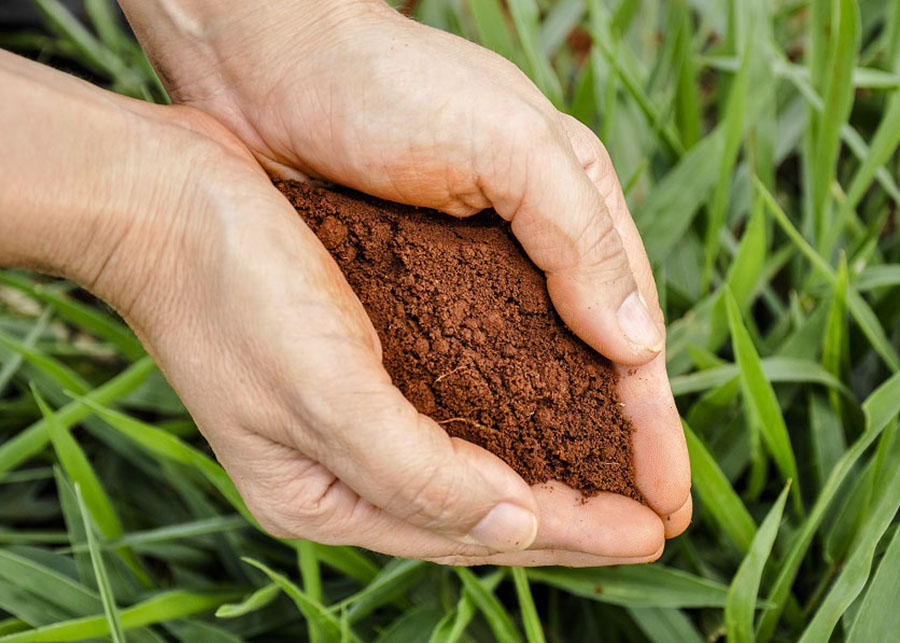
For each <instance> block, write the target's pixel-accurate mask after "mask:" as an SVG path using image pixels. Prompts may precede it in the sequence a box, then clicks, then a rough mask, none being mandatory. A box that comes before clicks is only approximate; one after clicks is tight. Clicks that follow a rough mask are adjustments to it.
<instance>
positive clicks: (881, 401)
mask: <svg viewBox="0 0 900 643" xmlns="http://www.w3.org/2000/svg"><path fill="white" fill-rule="evenodd" d="M863 413H864V415H865V417H866V428H865V431H864V432H863V434H862V435H861V436H860V437H859V439H857V440H856V442H854V443H853V445H852V446H851V447H850V449H848V450H847V451H846V452H845V453H844V455H843V456H841V459H840V460H839V461H838V463H837V464H836V465H835V466H834V468H833V469H832V470H831V473H830V474H829V476H828V481H827V482H826V483H825V486H824V487H823V488H822V491H821V493H819V496H818V497H817V498H816V501H815V503H814V504H813V507H812V509H811V510H810V512H809V516H808V517H807V518H806V520H804V521H803V524H802V525H801V526H800V528H799V529H798V530H797V532H796V533H795V535H794V537H793V540H792V541H791V544H790V547H789V548H788V552H787V555H786V556H785V557H784V559H783V560H782V561H781V566H780V567H779V571H778V575H777V577H776V579H775V582H774V583H773V585H772V589H771V591H770V592H769V600H770V601H771V602H772V607H771V608H770V609H768V610H766V611H765V612H764V613H763V615H762V618H761V619H760V622H759V625H758V626H757V639H758V640H760V641H762V642H763V643H765V642H766V641H769V640H770V639H771V638H772V635H773V634H774V632H775V626H776V625H777V624H778V621H779V619H780V618H781V614H782V611H783V610H784V607H785V604H786V603H787V599H788V595H789V594H790V591H791V587H792V585H793V584H794V580H795V579H796V577H797V572H798V571H799V570H800V565H801V564H802V562H803V559H804V556H805V555H806V552H807V550H808V549H809V545H810V543H811V542H812V539H813V537H814V536H815V534H816V532H817V531H818V529H819V525H820V524H821V522H822V520H823V519H824V518H825V514H826V511H827V510H828V508H829V506H830V505H831V503H832V501H833V500H834V498H835V497H836V496H837V492H838V490H839V489H840V488H841V486H842V484H843V482H844V480H845V479H846V478H847V476H848V475H849V474H850V472H851V471H852V470H853V467H854V465H855V464H856V462H857V460H859V458H860V457H861V456H862V454H863V453H864V452H865V451H866V449H868V448H869V447H870V446H871V445H872V443H873V442H874V441H875V440H876V439H877V438H878V436H879V435H881V433H882V431H884V429H885V427H886V426H887V425H888V423H889V422H890V421H891V420H893V419H894V418H895V417H897V414H898V413H900V373H898V374H895V375H894V376H893V377H891V378H890V379H889V380H888V381H887V382H885V383H884V384H882V385H881V386H879V387H878V388H877V389H876V390H875V392H874V393H872V394H871V395H870V396H869V397H868V399H866V401H865V402H863Z"/></svg>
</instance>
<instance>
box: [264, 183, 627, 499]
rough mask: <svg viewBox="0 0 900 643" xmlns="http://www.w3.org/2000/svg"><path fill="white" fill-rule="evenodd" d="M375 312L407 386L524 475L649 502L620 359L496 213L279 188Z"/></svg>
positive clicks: (420, 402) (387, 362)
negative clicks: (557, 292) (571, 320)
mask: <svg viewBox="0 0 900 643" xmlns="http://www.w3.org/2000/svg"><path fill="white" fill-rule="evenodd" d="M276 185H277V186H278V187H279V189H280V190H281V191H282V192H283V193H284V194H285V195H286V196H287V197H288V199H290V201H291V203H292V204H293V205H294V207H295V208H296V209H297V212H298V213H299V214H300V216H301V217H302V218H303V220H304V221H305V222H306V223H307V224H308V225H309V226H310V227H311V228H312V229H313V231H315V233H316V234H317V236H318V237H319V239H320V240H321V241H322V243H323V244H324V245H325V247H326V248H328V250H329V251H330V252H331V254H332V256H333V257H334V258H335V260H336V261H337V263H338V265H339V266H340V267H341V270H343V272H344V275H346V277H347V281H348V282H349V283H350V286H351V287H352V288H353V290H354V291H355V292H356V294H357V296H358V297H359V299H360V301H361V302H362V304H363V306H364V307H365V309H366V311H367V312H368V314H369V317H371V319H372V323H373V325H374V326H375V330H376V331H377V332H378V336H379V338H380V339H381V343H382V347H383V350H384V366H385V368H386V369H387V371H388V373H390V375H391V378H392V379H393V381H394V383H395V384H396V385H397V386H398V387H399V388H400V390H401V391H402V392H403V394H404V395H405V396H406V397H407V398H408V399H409V400H410V401H411V402H412V403H413V404H414V405H415V406H416V408H417V409H418V410H419V411H420V412H422V413H425V414H426V415H429V416H431V417H432V418H434V419H435V420H436V421H437V422H438V423H439V424H441V425H442V426H443V427H444V428H445V429H446V430H447V432H448V433H449V434H450V435H452V436H457V437H460V438H464V439H466V440H469V441H471V442H474V443H475V444H478V445H481V446H482V447H484V448H486V449H488V450H489V451H491V452H493V453H495V454H496V455H498V456H499V457H500V458H502V459H503V460H505V461H506V462H507V463H509V465H510V466H511V467H512V468H513V469H515V470H516V471H517V472H518V473H519V474H520V475H521V476H522V477H523V478H524V479H525V480H526V481H527V482H529V483H531V484H534V483H539V482H546V481H548V480H560V481H562V482H564V483H566V484H568V485H569V486H571V487H574V488H575V489H578V490H580V491H581V492H582V493H583V494H584V495H585V496H586V497H588V496H592V495H596V494H597V493H599V492H601V491H611V492H614V493H619V494H623V495H626V496H630V497H632V498H635V499H637V500H641V496H640V494H639V492H638V491H637V489H636V487H635V485H634V482H633V462H632V450H631V432H632V427H631V424H630V422H629V421H628V420H627V419H626V418H625V416H624V415H623V414H622V408H621V405H620V403H619V399H618V396H617V393H616V381H617V376H616V374H615V372H614V371H613V369H612V367H611V365H610V363H609V362H608V361H607V360H606V359H605V358H603V357H601V356H600V355H599V354H597V353H596V352H594V351H593V350H591V349H590V348H589V347H588V346H587V345H586V344H584V343H583V342H582V341H581V340H580V339H578V338H577V337H576V336H575V335H574V334H573V333H572V332H571V331H569V329H568V328H566V326H565V324H564V323H563V321H562V320H561V319H560V317H559V316H558V315H557V314H556V312H555V311H554V309H553V306H552V304H551V302H550V297H549V295H548V294H547V288H546V285H545V280H544V275H543V273H542V272H541V271H540V270H539V269H538V268H537V267H536V266H535V265H534V264H533V263H531V261H530V260H529V259H528V257H527V256H526V255H525V253H524V252H523V251H522V249H521V247H520V246H519V244H518V243H517V242H516V240H515V238H514V237H513V236H512V233H511V232H510V229H509V225H508V224H507V223H505V222H504V221H503V220H502V219H501V218H500V217H499V216H497V215H496V213H494V212H491V211H486V212H483V213H481V214H478V215H476V216H474V217H470V218H467V219H454V218H453V217H450V216H448V215H445V214H441V213H439V212H435V211H433V210H427V209H421V208H412V207H407V206H403V205H398V204H395V203H390V202H387V201H381V200H379V199H375V198H372V197H368V196H364V195H360V194H358V193H355V192H351V191H349V190H347V191H344V190H341V191H332V190H326V189H324V188H320V187H315V186H308V185H304V184H301V183H295V182H279V183H277V184H276Z"/></svg>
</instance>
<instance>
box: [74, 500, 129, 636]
mask: <svg viewBox="0 0 900 643" xmlns="http://www.w3.org/2000/svg"><path fill="white" fill-rule="evenodd" d="M75 497H76V498H77V499H78V506H79V507H80V508H81V516H82V519H83V520H84V529H85V532H86V533H87V543H88V549H89V550H90V552H91V562H92V563H93V565H94V575H95V576H96V577H97V587H98V588H99V589H100V600H101V601H102V602H103V613H104V615H105V616H106V622H107V624H108V625H109V634H110V636H111V637H112V640H113V643H123V642H124V641H125V633H124V632H123V631H122V623H121V622H120V620H119V609H118V607H116V598H115V596H113V592H112V587H111V586H110V584H109V576H108V575H107V574H106V565H105V564H104V562H103V554H102V552H101V551H100V548H99V547H98V546H97V537H96V536H95V535H94V526H93V524H92V521H91V518H90V513H88V509H87V505H86V504H85V502H84V496H83V495H82V493H81V487H80V486H79V485H78V483H77V482H76V483H75Z"/></svg>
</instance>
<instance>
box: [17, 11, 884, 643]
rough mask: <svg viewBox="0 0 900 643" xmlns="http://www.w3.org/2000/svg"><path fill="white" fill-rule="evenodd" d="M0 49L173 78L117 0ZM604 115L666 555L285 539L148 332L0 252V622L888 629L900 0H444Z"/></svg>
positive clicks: (480, 632)
mask: <svg viewBox="0 0 900 643" xmlns="http://www.w3.org/2000/svg"><path fill="white" fill-rule="evenodd" d="M35 3H36V5H37V6H38V7H39V9H40V11H41V13H42V15H43V16H44V18H45V28H44V29H42V30H37V31H33V32H19V33H8V32H4V33H0V44H2V45H3V46H5V47H9V48H11V49H14V50H17V51H20V52H23V53H26V54H29V55H32V56H33V57H36V58H38V59H39V60H46V61H51V62H54V63H57V64H63V65H68V66H71V67H73V68H75V69H78V70H79V71H80V72H81V73H83V74H87V75H89V76H90V78H91V79H92V80H94V81H95V82H97V83H98V84H101V85H104V86H107V87H110V88H112V89H114V90H115V91H119V92H122V93H125V94H129V95H132V96H136V97H140V98H144V99H147V100H154V101H157V102H164V101H165V100H166V98H165V93H164V91H163V90H162V88H161V85H160V84H159V81H158V80H157V79H156V77H155V76H154V75H153V74H152V71H151V70H150V67H149V65H148V64H147V62H146V59H145V58H144V57H143V54H142V53H141V52H140V50H139V48H138V47H137V45H136V44H135V43H134V41H133V40H131V39H130V37H128V36H127V35H126V34H125V33H124V32H123V31H122V30H121V28H120V27H119V25H118V23H117V22H116V19H115V14H114V13H112V12H111V11H110V5H109V4H108V2H107V0H85V2H84V8H85V10H86V11H85V15H86V21H85V22H81V21H79V20H78V19H76V18H75V17H74V16H73V15H72V14H70V13H68V12H67V11H66V10H65V9H64V8H63V7H62V6H61V5H60V4H59V3H58V2H57V1H56V0H35ZM413 5H414V9H413V13H414V15H415V16H416V17H417V18H418V19H420V20H422V21H425V22H427V23H430V24H432V25H435V26H437V27H439V28H443V29H447V30H450V31H453V32H456V33H459V34H461V35H463V36H465V37H467V38H470V39H472V40H475V41H477V42H481V43H483V44H484V45H486V46H488V47H491V48H493V49H495V50H496V51H498V52H499V53H501V54H503V55H505V56H507V57H509V58H510V59H512V60H513V61H515V62H516V63H517V64H519V65H520V66H521V67H522V68H523V69H524V70H525V71H526V73H528V74H529V75H530V76H531V77H532V78H533V79H534V80H535V82H536V83H537V84H538V86H539V87H541V89H542V90H543V91H544V92H545V93H546V94H547V95H548V96H549V97H550V99H551V100H552V101H553V102H554V103H555V104H556V105H557V106H558V107H559V108H560V109H563V110H565V111H568V112H570V113H572V114H575V115H577V116H578V117H579V118H581V119H582V120H583V121H585V122H587V123H588V124H589V125H590V126H592V127H593V128H594V129H595V130H596V131H597V132H598V133H600V134H601V135H602V136H603V138H604V142H605V144H606V145H607V147H608V148H609V150H610V153H611V155H612V157H613V159H614V161H615V163H616V167H617V169H618V172H619V175H620V177H622V180H623V184H625V185H626V188H627V195H628V199H629V202H630V204H631V208H632V212H633V214H634V217H635V220H636V222H637V224H638V226H639V227H640V229H641V231H642V234H643V236H644V240H645V243H646V246H647V249H648V253H649V255H650V258H651V261H652V263H653V266H654V269H655V271H656V277H657V282H658V284H659V287H660V294H661V297H662V299H663V301H664V305H665V309H666V313H667V318H668V320H669V348H668V364H669V372H670V375H671V377H672V384H673V388H674V390H675V392H676V396H677V402H678V406H679V410H680V411H681V414H682V417H683V418H684V422H685V430H686V434H687V436H688V445H689V449H690V453H691V463H692V465H693V471H694V497H695V519H694V522H693V524H692V526H691V527H690V528H689V529H688V531H687V533H686V534H685V535H684V536H682V537H680V538H679V539H677V540H675V541H673V542H672V543H671V544H670V545H669V547H668V548H667V550H666V553H665V554H664V555H663V558H662V560H661V561H660V562H659V563H657V564H654V565H652V566H644V567H623V568H603V569H585V570H568V569H553V568H550V569H534V570H491V569H475V570H454V569H448V568H441V567H437V566H434V565H430V564H426V563H421V562H418V561H404V560H391V559H389V558H387V557H384V556H378V555H373V554H370V553H368V552H363V551H358V550H354V549H350V548H343V547H326V546H322V545H317V544H315V543H306V542H297V541H279V540H277V539H273V538H270V537H268V536H266V535H265V534H263V533H262V532H261V531H260V530H259V529H258V528H257V527H256V524H255V523H254V521H253V519H252V517H251V516H250V515H249V514H248V512H247V510H246V507H244V505H243V503H242V502H241V500H240V497H239V496H238V494H237V493H236V490H235V488H234V485H233V484H232V483H231V481H230V480H229V479H228V477H227V476H226V475H225V474H224V472H223V470H222V469H221V467H219V465H218V464H217V463H216V462H215V460H214V459H213V458H212V457H211V456H210V453H209V450H208V449H207V447H206V446H205V444H204V442H203V440H202V439H201V438H200V437H199V436H198V434H197V432H196V430H195V428H194V427H193V425H192V423H191V422H190V419H189V417H188V416H187V414H186V413H185V411H184V409H183V407H182V406H181V404H180V403H179V401H178V399H177V397H175V396H174V394H173V393H172V391H171V390H170V389H169V387H168V386H167V384H166V383H165V381H164V379H163V378H162V377H161V376H160V374H159V373H158V372H157V371H156V370H155V367H154V366H153V364H152V362H151V361H150V360H149V358H147V357H146V356H144V353H143V350H142V349H141V347H140V344H139V343H138V342H137V341H136V340H135V338H134V336H133V335H132V334H131V333H130V331H128V329H127V328H125V327H124V326H123V325H122V323H121V322H120V321H119V320H117V319H116V318H115V317H114V316H113V315H112V314H110V312H109V311H108V310H107V309H106V308H105V307H104V306H103V305H102V304H99V303H97V302H96V301H94V300H92V299H91V298H90V297H89V296H87V295H85V294H84V293H83V292H80V291H78V290H77V289H73V288H72V287H71V286H70V285H69V284H66V283H63V282H58V281H54V280H50V279H47V278H43V277H40V276H37V275H33V274H27V273H23V272H14V271H0V643H3V642H8V641H51V640H52V641H70V640H79V639H83V638H91V637H95V638H96V637H101V638H102V637H107V638H108V637H112V638H113V640H124V639H127V640H134V641H162V640H187V641H201V640H215V641H240V640H248V641H265V640H310V641H315V642H320V641H332V640H342V641H343V640H346V641H354V640H364V641H370V640H381V641H392V642H393V641H400V642H402V641H425V640H430V641H441V642H445V641H486V640H495V639H496V640H500V641H529V642H538V641H544V640H546V641H551V642H553V641H559V642H561V641H576V640H591V641H593V640H620V639H625V640H634V641H644V640H646V641H653V642H664V641H703V640H716V639H723V638H725V637H726V636H727V637H728V638H729V639H730V640H734V641H749V640H760V641H769V640H775V641H794V640H803V641H823V640H827V639H829V638H833V639H835V640H847V641H865V642H867V641H878V640H893V639H894V638H895V636H896V632H897V627H898V622H900V621H898V618H900V616H898V614H900V610H898V607H900V603H898V599H897V590H898V585H897V574H898V570H900V529H898V520H897V512H898V509H900V433H898V432H900V429H898V421H897V416H898V412H900V375H898V374H897V373H898V371H900V356H898V346H900V297H898V294H900V236H898V235H897V232H896V231H897V227H898V223H900V221H898V216H897V212H898V204H900V187H898V185H897V183H898V167H900V158H898V154H897V148H898V145H900V5H898V3H896V2H894V1H893V0H863V1H860V2H858V3H857V2H854V1H852V0H808V1H805V0H781V1H779V0H760V1H759V2H743V1H739V0H721V1H718V2H713V1H702V0H690V1H688V0H643V1H642V2H637V1H636V0H560V1H559V2H548V1H544V0H510V1H509V2H506V3H503V2H500V1H499V0H477V1H476V0H420V1H419V2H417V3H413Z"/></svg>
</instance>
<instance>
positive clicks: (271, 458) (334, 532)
mask: <svg viewBox="0 0 900 643" xmlns="http://www.w3.org/2000/svg"><path fill="white" fill-rule="evenodd" d="M238 435H239V436H240V437H238V438H236V439H235V438H234V437H232V439H231V440H229V442H228V444H227V445H225V446H224V447H222V448H220V446H221V445H219V444H218V443H214V444H215V446H216V453H217V455H218V457H219V459H220V460H221V461H223V462H224V463H225V464H226V465H227V467H228V470H229V472H230V474H231V476H232V478H233V479H234V480H235V481H236V483H237V484H238V487H239V489H240V491H241V494H242V496H243V497H244V498H245V501H246V502H247V506H248V507H249V508H250V509H251V511H252V512H253V514H254V516H256V517H257V519H258V520H259V522H260V524H261V526H262V527H263V528H265V529H266V530H267V531H268V532H269V533H271V534H272V535H274V536H277V537H281V538H304V539H309V540H315V541H317V542H321V543H324V544H330V545H353V546H360V547H365V548H367V549H371V550H373V551H377V552H380V553H384V554H388V555H392V556H402V557H406V558H423V559H429V560H440V561H442V562H448V563H449V562H451V561H456V562H457V564H462V561H469V562H466V563H465V564H482V563H488V562H493V563H494V564H523V565H524V564H528V565H537V564H562V565H569V566H586V565H609V564H618V563H622V564H625V563H629V562H644V561H646V560H648V559H649V558H651V557H653V556H654V555H658V553H657V552H658V551H661V548H662V545H663V541H662V538H661V536H660V537H658V538H656V537H655V536H654V535H653V534H647V533H642V532H647V531H650V532H653V533H655V532H659V531H660V530H659V529H658V528H657V525H658V518H656V516H655V514H653V513H652V512H651V511H649V510H648V509H646V507H641V505H638V504H637V503H634V501H631V500H629V499H627V498H623V497H621V496H616V495H614V494H605V496H604V497H597V498H594V499H593V500H592V501H589V502H588V503H584V505H581V501H580V499H579V498H580V496H579V495H578V494H577V492H575V491H573V490H571V489H569V488H568V487H565V486H563V485H561V484H559V483H552V484H550V485H542V486H540V487H539V488H536V493H537V496H538V498H539V503H540V510H539V511H540V513H541V516H542V522H544V521H543V518H544V517H546V523H547V524H548V525H549V527H548V528H547V529H545V531H544V533H543V534H542V535H541V541H542V544H541V545H540V546H539V545H538V544H537V543H535V545H534V549H533V550H532V551H531V552H529V554H530V555H529V556H523V557H521V558H509V559H506V558H496V559H495V558H494V557H493V556H494V555H493V554H492V553H491V551H490V550H489V549H488V548H485V547H480V546H475V545H470V544H464V543H460V542H458V541H456V540H453V539H451V538H448V537H446V536H442V535H440V534H436V533H434V532H433V531H430V530H428V529H424V528H422V527H417V526H415V525H411V524H409V523H406V522H404V521H402V520H400V519H398V518H396V517H395V516H392V515H391V514H388V513H387V512H385V511H383V510H382V509H379V508H378V507H375V506H374V505H372V504H371V503H368V502H366V501H365V500H363V499H362V498H360V497H359V495H357V494H356V493H355V492H354V491H353V490H352V489H351V488H350V487H348V486H347V485H346V484H344V483H343V482H341V481H340V480H338V479H337V478H336V477H335V476H334V474H333V473H332V472H330V471H329V470H328V469H326V468H325V467H324V466H323V465H321V464H320V463H318V462H315V461H314V460H311V459H310V458H307V457H305V456H303V455H301V454H299V453H298V452H297V451H295V450H294V449H291V448H290V447H286V446H284V445H282V444H279V443H277V442H273V441H271V440H268V439H267V438H264V437H262V436H260V435H258V434H256V433H251V432H241V433H240V434H238ZM621 500H625V501H628V502H630V503H633V504H634V505H636V506H637V507H640V508H642V509H643V510H644V511H645V512H646V513H648V514H650V516H652V518H653V519H655V520H656V523H657V525H653V524H652V522H651V521H650V520H648V519H646V518H645V517H642V516H640V514H639V515H638V518H637V519H635V515H634V513H633V511H632V510H631V508H630V507H627V506H625V507H624V509H623V506H622V505H621V504H619V503H620V501H621ZM605 504H608V505H609V506H607V507H603V505H605ZM558 505H564V506H565V507H567V508H568V510H567V512H568V513H570V514H573V513H582V514H584V515H583V517H582V519H581V520H576V519H574V518H573V517H572V516H565V514H566V513H567V512H566V511H563V512H560V511H558V510H557V509H556V507H557V506H558ZM579 505H581V507H580V509H579ZM642 518H643V519H642ZM626 525H630V529H629V528H627V527H626ZM648 528H649V529H648ZM609 529H613V530H615V532H616V533H619V534H621V536H620V537H619V538H618V540H619V541H620V542H615V540H616V539H611V538H610V536H611V534H606V535H605V536H603V537H601V538H600V539H594V540H593V542H590V543H589V546H588V550H587V551H582V550H567V549H566V548H567V547H573V546H574V547H579V546H581V544H580V543H582V542H584V541H585V540H590V539H588V538H587V535H588V534H589V532H590V531H592V530H593V531H600V532H602V531H606V530H609ZM567 530H574V531H581V532H583V533H581V534H579V535H577V536H575V537H574V538H561V537H560V533H564V532H565V531H567ZM631 541H641V542H644V543H645V545H644V546H643V547H641V546H636V545H635V544H634V542H631ZM604 542H606V544H605V545H604ZM654 547H656V550H654ZM591 552H594V553H591ZM620 552H621V553H622V554H624V555H621V556H620V555H617V554H618V553H620ZM504 561H506V562H504Z"/></svg>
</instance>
